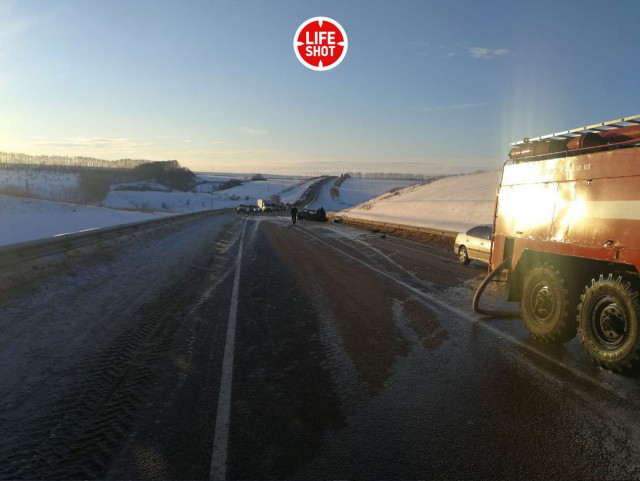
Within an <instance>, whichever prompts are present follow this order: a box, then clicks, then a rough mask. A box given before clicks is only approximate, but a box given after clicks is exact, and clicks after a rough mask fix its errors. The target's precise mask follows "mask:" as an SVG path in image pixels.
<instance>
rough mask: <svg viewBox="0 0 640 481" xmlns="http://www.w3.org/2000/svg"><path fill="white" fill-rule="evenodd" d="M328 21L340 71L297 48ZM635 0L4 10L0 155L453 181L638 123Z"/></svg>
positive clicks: (0, 3)
mask: <svg viewBox="0 0 640 481" xmlns="http://www.w3.org/2000/svg"><path fill="white" fill-rule="evenodd" d="M317 16H324V17H330V18H332V19H335V20H336V21H337V22H339V23H340V24H341V25H342V27H343V28H344V30H345V32H346V34H347V37H348V51H347V54H346V56H345V58H344V60H343V61H342V63H340V65H338V66H337V67H335V68H333V69H331V70H327V71H314V70H311V69H308V68H306V67H305V66H303V65H302V64H301V63H300V61H299V60H298V58H297V57H296V55H295V53H294V49H293V37H294V35H295V33H296V31H297V29H298V27H299V26H300V25H301V24H302V23H303V22H305V21H306V20H307V19H309V18H312V17H317ZM639 21H640V1H638V0H610V1H607V2H603V1H601V0H598V1H592V0H564V1H563V0H553V1H547V0H535V1H529V0H509V1H499V0H495V1H494V0H486V1H482V2H479V1H477V0H443V1H429V0H423V1H403V0H399V1H377V0H362V1H349V0H341V1H330V0H323V1H311V0H309V1H300V0H277V1H276V0H261V1H258V0H254V1H247V0H234V1H217V0H215V1H214V0H206V1H205V0H175V1H174V0H0V105H2V109H0V151H3V152H21V153H27V154H45V155H68V156H92V157H97V158H101V159H109V160H115V159H119V158H137V159H150V160H167V159H175V160H178V161H179V162H180V163H181V164H182V165H184V166H186V167H189V168H191V169H192V170H195V171H205V172H238V173H255V172H265V173H274V174H278V173H280V174H295V175H318V174H330V175H339V174H341V173H344V172H402V173H415V174H427V175H429V174H434V175H442V174H450V173H461V172H474V171H478V170H489V169H496V168H499V167H500V166H501V165H502V163H503V162H504V160H505V159H506V156H507V153H508V151H509V145H508V144H509V142H513V141H516V140H521V139H522V138H524V137H535V136H540V135H545V134H549V133H552V132H557V131H562V130H567V129H571V128H576V127H580V126H583V125H589V124H593V123H596V122H603V121H607V120H612V119H617V118H621V117H626V116H630V115H635V114H639V113H640V89H638V88H637V85H636V84H637V78H638V74H639V73H640V66H639V62H640V56H639V55H638V53H637V52H638V48H639V47H640V28H638V24H639Z"/></svg>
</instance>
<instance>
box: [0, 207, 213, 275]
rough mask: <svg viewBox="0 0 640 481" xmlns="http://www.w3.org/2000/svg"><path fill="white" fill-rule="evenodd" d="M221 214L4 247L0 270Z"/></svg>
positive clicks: (0, 250) (185, 216) (197, 214)
mask: <svg viewBox="0 0 640 481" xmlns="http://www.w3.org/2000/svg"><path fill="white" fill-rule="evenodd" d="M216 213H220V211H219V210H206V211H199V212H190V213H187V214H177V215H169V216H166V217H161V218H159V219H150V220H143V221H140V222H132V223H129V224H120V225H116V226H112V227H104V228H100V229H92V230H90V231H86V232H76V233H72V234H63V235H59V236H56V237H51V238H47V239H39V240H34V241H28V242H21V243H19V244H10V245H7V246H4V247H0V269H3V268H6V267H12V266H15V265H18V264H22V263H24V262H29V261H33V260H37V259H40V258H43V257H48V256H52V255H56V254H63V253H65V252H69V251H71V250H74V249H78V248H80V247H86V246H90V245H92V244H97V243H99V242H104V241H107V240H111V239H116V238H118V237H121V236H125V235H131V234H135V233H137V232H143V231H146V230H149V229H156V228H158V227H161V226H164V225H168V224H172V223H176V222H182V221H186V220H190V219H192V218H197V217H204V216H208V215H213V214H216Z"/></svg>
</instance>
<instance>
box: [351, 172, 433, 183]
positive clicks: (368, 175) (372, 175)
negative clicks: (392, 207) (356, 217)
mask: <svg viewBox="0 0 640 481" xmlns="http://www.w3.org/2000/svg"><path fill="white" fill-rule="evenodd" d="M346 175H349V176H350V177H353V178H354V179H378V180H419V181H424V180H431V179H433V176H428V175H423V174H403V173H397V172H348V173H347V174H346Z"/></svg>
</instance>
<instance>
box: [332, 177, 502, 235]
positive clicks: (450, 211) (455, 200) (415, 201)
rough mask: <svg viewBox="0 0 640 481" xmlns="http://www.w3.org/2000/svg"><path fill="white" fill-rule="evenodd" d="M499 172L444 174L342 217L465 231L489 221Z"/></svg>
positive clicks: (343, 214)
mask: <svg viewBox="0 0 640 481" xmlns="http://www.w3.org/2000/svg"><path fill="white" fill-rule="evenodd" d="M499 183H500V171H492V172H483V173H481V174H471V175H461V176H456V177H446V178H444V179H440V180H437V181H435V182H432V183H430V184H426V185H414V186H411V187H407V188H405V189H402V190H397V191H394V192H390V193H387V194H383V195H381V196H379V197H377V198H375V199H373V200H371V201H368V202H364V203H362V204H360V205H358V206H355V207H353V208H350V209H346V210H344V211H342V212H341V213H340V215H342V216H343V217H352V218H357V219H365V220H372V221H378V222H392V223H395V224H407V225H413V226H419V227H432V228H436V229H444V230H453V231H464V230H467V229H469V228H470V227H473V226H474V225H478V224H486V223H489V224H490V223H491V222H492V221H493V210H494V203H495V198H496V189H497V188H498V184H499Z"/></svg>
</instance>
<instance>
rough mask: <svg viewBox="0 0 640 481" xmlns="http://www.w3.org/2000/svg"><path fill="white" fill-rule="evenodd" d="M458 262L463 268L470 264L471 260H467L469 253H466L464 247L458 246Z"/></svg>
mask: <svg viewBox="0 0 640 481" xmlns="http://www.w3.org/2000/svg"><path fill="white" fill-rule="evenodd" d="M458 262H459V263H460V264H464V265H465V266H466V265H467V264H468V263H469V262H471V259H469V253H468V252H467V248H466V247H465V246H460V249H458Z"/></svg>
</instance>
